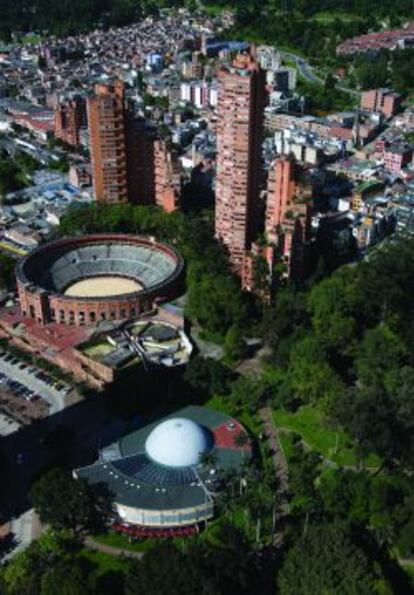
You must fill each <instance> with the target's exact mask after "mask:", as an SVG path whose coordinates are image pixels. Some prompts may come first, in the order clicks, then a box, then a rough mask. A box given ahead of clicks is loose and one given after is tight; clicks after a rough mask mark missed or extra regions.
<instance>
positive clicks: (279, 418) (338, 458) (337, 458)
mask: <svg viewBox="0 0 414 595" xmlns="http://www.w3.org/2000/svg"><path fill="white" fill-rule="evenodd" d="M273 415H274V420H275V423H276V425H277V426H278V427H279V428H285V429H287V430H290V431H293V432H296V433H297V434H299V435H300V436H301V437H302V439H303V440H304V441H305V442H306V443H307V444H308V445H309V446H310V448H312V449H314V450H317V451H318V452H320V453H321V454H322V455H323V456H324V457H326V458H328V459H330V460H331V461H333V462H335V463H336V464H337V465H356V464H357V457H356V455H355V451H354V448H353V445H352V441H351V439H350V438H349V436H347V435H346V434H345V432H342V431H340V430H334V429H331V428H329V427H327V425H326V420H325V417H324V414H323V413H322V411H320V410H319V409H317V408H316V407H311V406H303V407H301V408H300V409H298V410H297V411H296V412H295V413H291V412H289V411H284V410H282V409H278V410H276V411H274V414H273ZM282 444H283V443H282ZM283 446H286V447H287V441H284V444H283ZM287 448H288V447H287ZM379 463H380V461H379V459H378V457H376V456H374V455H370V456H369V457H367V459H366V460H365V465H366V466H368V467H376V466H378V465H379Z"/></svg>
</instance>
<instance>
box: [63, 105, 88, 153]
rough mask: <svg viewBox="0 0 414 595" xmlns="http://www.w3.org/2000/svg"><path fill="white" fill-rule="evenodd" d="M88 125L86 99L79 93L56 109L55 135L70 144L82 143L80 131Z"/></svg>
mask: <svg viewBox="0 0 414 595" xmlns="http://www.w3.org/2000/svg"><path fill="white" fill-rule="evenodd" d="M86 126H87V117H86V101H85V99H84V98H83V97H80V96H79V95H77V96H76V97H74V98H73V99H68V100H66V101H63V102H62V103H59V104H58V105H57V106H56V109H55V136H56V138H59V139H60V140H62V141H64V142H65V143H68V144H69V145H73V146H77V145H80V131H81V129H82V128H86Z"/></svg>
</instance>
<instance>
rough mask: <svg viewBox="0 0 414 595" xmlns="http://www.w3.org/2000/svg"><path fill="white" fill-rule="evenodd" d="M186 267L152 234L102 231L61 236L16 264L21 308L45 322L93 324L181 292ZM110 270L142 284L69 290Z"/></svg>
mask: <svg viewBox="0 0 414 595" xmlns="http://www.w3.org/2000/svg"><path fill="white" fill-rule="evenodd" d="M183 269H184V263H183V260H182V258H181V257H180V255H179V254H178V253H177V252H176V251H175V250H174V249H173V248H171V247H170V246H167V245H166V244H163V243H160V242H157V241H155V240H154V239H152V238H144V237H140V236H133V235H126V234H98V235H90V236H84V237H80V238H67V239H62V240H57V241H54V242H50V243H48V244H45V245H44V246H41V247H40V248H38V249H37V250H34V251H33V252H31V253H30V254H29V255H28V256H26V258H24V259H23V260H22V261H21V262H20V263H19V264H18V266H17V268H16V278H17V286H18V292H19V298H20V309H21V313H22V315H23V316H24V317H28V318H31V319H33V320H35V321H36V322H37V323H38V324H41V325H45V324H48V323H53V322H54V323H59V324H65V325H74V326H94V325H96V324H97V323H98V322H101V321H110V320H122V319H128V318H137V317H138V316H139V315H141V314H143V313H146V312H150V311H151V310H153V309H154V306H155V304H156V303H160V302H162V301H164V300H168V299H172V298H174V297H176V296H177V295H178V293H179V291H180V286H181V282H182V273H183ZM109 276H110V277H111V278H114V277H115V278H116V277H119V278H120V281H121V280H122V279H130V280H133V281H136V282H137V283H139V285H140V286H141V288H140V289H139V290H137V291H134V292H132V293H126V294H121V295H111V296H100V297H93V296H91V297H79V296H69V295H65V291H67V289H68V287H70V286H72V285H74V284H75V283H77V282H79V281H82V280H87V279H90V278H93V279H97V278H102V279H103V280H104V279H105V278H107V277H109ZM120 285H121V283H120Z"/></svg>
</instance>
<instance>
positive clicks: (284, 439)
mask: <svg viewBox="0 0 414 595" xmlns="http://www.w3.org/2000/svg"><path fill="white" fill-rule="evenodd" d="M279 442H280V446H281V447H282V450H283V453H284V455H285V457H286V460H287V462H288V463H289V461H290V459H291V457H292V454H293V445H292V435H290V434H279Z"/></svg>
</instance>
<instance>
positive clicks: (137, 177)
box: [125, 110, 155, 205]
mask: <svg viewBox="0 0 414 595" xmlns="http://www.w3.org/2000/svg"><path fill="white" fill-rule="evenodd" d="M125 122H126V124H125V143H126V145H125V154H126V165H127V194H128V200H129V202H131V203H135V204H140V205H149V204H154V193H155V187H154V138H153V134H152V131H151V130H149V129H148V127H147V124H146V122H145V120H144V119H143V118H136V117H135V115H134V113H133V111H132V110H127V111H126V115H125Z"/></svg>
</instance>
